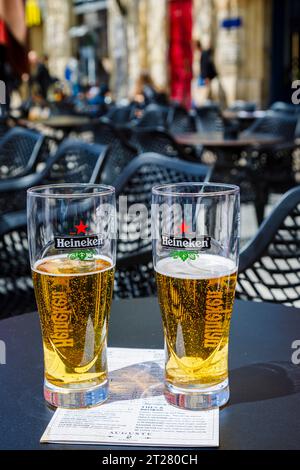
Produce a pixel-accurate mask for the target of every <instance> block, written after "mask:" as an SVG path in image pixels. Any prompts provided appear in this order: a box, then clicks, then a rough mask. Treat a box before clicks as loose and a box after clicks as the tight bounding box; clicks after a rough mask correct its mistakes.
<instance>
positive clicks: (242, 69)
mask: <svg viewBox="0 0 300 470" xmlns="http://www.w3.org/2000/svg"><path fill="white" fill-rule="evenodd" d="M189 11H190V12H191V13H190V14H191V17H192V18H191V19H192V21H191V24H192V27H191V30H190V31H189V30H188V29H185V30H184V31H183V33H182V35H181V37H182V42H185V45H183V47H186V43H187V42H189V43H190V44H191V45H192V39H200V40H201V42H202V44H203V46H205V47H208V46H211V47H212V48H213V50H214V59H215V63H216V66H217V70H218V74H219V77H220V82H221V83H222V86H223V88H224V90H225V92H226V97H227V101H228V103H231V102H233V101H235V100H237V99H241V100H249V101H255V102H256V103H257V104H258V105H260V106H264V105H267V104H269V103H270V102H271V101H274V100H275V99H285V100H288V99H289V98H288V97H289V88H290V85H289V84H290V83H291V79H292V77H294V79H295V77H297V76H298V75H299V49H300V46H299V44H300V39H299V38H300V34H299V32H300V26H299V25H300V2H299V1H298V0H285V1H284V2H283V1H281V0H120V1H117V0H109V47H110V56H111V61H112V87H113V90H114V91H115V93H116V95H117V96H118V98H121V97H125V96H128V92H129V90H130V89H132V86H133V83H134V81H135V79H136V77H137V76H138V74H139V73H140V71H141V70H143V69H147V70H148V71H149V72H150V73H151V75H152V77H153V79H154V80H155V82H157V84H158V85H159V86H161V87H164V88H167V89H169V90H171V91H172V87H173V84H172V81H173V78H172V77H176V75H178V73H179V72H180V70H173V72H172V67H173V69H174V67H176V65H174V64H172V60H170V58H171V57H172V55H170V50H172V47H174V45H173V41H176V32H175V34H174V31H173V29H174V28H173V22H174V18H175V22H176V18H177V17H178V16H181V17H182V18H183V20H182V21H180V20H179V22H178V26H179V27H180V25H182V24H183V21H185V23H188V17H187V16H186V15H188V14H189V13H188V12H189ZM174 38H175V39H174ZM178 55H180V50H179V52H178ZM184 55H185V57H187V56H188V55H189V54H187V53H186V52H185V53H184ZM187 62H188V61H186V65H187V67H189V66H190V65H191V64H188V63H187ZM183 66H185V65H182V64H181V65H180V64H179V63H178V65H177V67H181V68H182V67H183ZM187 75H188V74H187Z"/></svg>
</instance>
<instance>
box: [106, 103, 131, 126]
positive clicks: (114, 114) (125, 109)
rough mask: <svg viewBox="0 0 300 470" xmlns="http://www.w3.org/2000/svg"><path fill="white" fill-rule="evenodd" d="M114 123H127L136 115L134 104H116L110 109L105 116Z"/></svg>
mask: <svg viewBox="0 0 300 470" xmlns="http://www.w3.org/2000/svg"><path fill="white" fill-rule="evenodd" d="M104 117H105V118H107V119H109V120H110V121H111V122H112V123H113V124H114V125H121V126H122V125H127V124H129V122H130V121H131V120H132V119H133V117H134V108H133V106H132V105H130V104H129V105H126V106H121V105H114V106H111V108H110V109H109V110H108V112H107V113H106V114H105V116H104Z"/></svg>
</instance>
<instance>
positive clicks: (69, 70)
mask: <svg viewBox="0 0 300 470" xmlns="http://www.w3.org/2000/svg"><path fill="white" fill-rule="evenodd" d="M65 79H66V81H67V82H68V84H69V88H70V90H71V94H72V96H77V95H78V93H79V91H80V85H79V59H78V58H76V57H71V58H70V60H69V61H68V63H67V65H66V68H65Z"/></svg>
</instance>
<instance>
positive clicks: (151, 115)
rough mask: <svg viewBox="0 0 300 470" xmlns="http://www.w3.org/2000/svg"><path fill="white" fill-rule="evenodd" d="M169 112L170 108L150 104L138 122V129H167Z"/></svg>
mask: <svg viewBox="0 0 300 470" xmlns="http://www.w3.org/2000/svg"><path fill="white" fill-rule="evenodd" d="M168 112H169V108H168V106H161V105H158V104H154V103H152V104H149V105H148V106H147V107H146V108H145V110H144V113H143V115H142V117H141V118H140V119H139V120H138V121H137V124H136V127H138V128H143V129H145V128H147V129H153V128H157V127H161V128H162V129H166V128H167V119H168Z"/></svg>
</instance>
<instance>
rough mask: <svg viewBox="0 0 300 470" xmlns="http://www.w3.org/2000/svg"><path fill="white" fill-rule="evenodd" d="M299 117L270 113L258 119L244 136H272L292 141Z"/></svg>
mask: <svg viewBox="0 0 300 470" xmlns="http://www.w3.org/2000/svg"><path fill="white" fill-rule="evenodd" d="M296 126H297V117H296V116H294V115H288V114H281V113H276V112H273V111H269V112H268V113H267V114H266V116H264V117H262V118H259V119H257V120H256V121H255V122H254V123H253V124H252V125H251V126H250V127H249V128H248V129H247V130H246V131H245V132H244V133H243V134H244V135H249V134H271V135H274V136H279V137H283V138H284V139H285V140H288V141H291V140H293V139H294V137H295V130H296Z"/></svg>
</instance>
